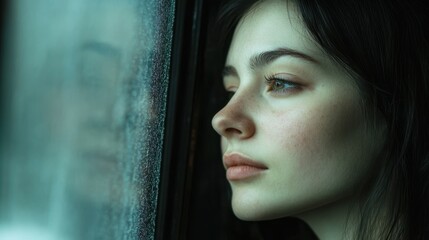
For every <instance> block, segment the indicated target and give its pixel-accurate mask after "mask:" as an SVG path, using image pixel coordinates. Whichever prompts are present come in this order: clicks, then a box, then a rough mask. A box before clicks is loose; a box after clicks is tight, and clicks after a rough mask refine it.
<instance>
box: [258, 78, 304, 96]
mask: <svg viewBox="0 0 429 240" xmlns="http://www.w3.org/2000/svg"><path fill="white" fill-rule="evenodd" d="M265 81H266V84H267V85H268V92H274V93H283V92H289V91H293V90H297V89H298V88H300V87H301V85H300V84H298V83H296V82H294V81H292V80H291V77H290V76H288V74H279V75H271V76H265Z"/></svg>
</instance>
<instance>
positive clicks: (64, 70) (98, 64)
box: [0, 0, 176, 240]
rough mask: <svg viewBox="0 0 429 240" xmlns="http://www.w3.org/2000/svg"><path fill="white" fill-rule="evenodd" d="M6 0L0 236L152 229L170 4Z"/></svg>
mask: <svg viewBox="0 0 429 240" xmlns="http://www.w3.org/2000/svg"><path fill="white" fill-rule="evenodd" d="M8 7H9V8H8V17H7V18H5V21H6V22H5V24H4V25H3V26H4V28H5V29H3V30H4V31H3V32H4V33H6V34H4V36H5V38H4V42H3V46H2V53H3V54H2V56H1V57H2V63H3V65H2V66H3V71H2V85H3V86H2V94H3V96H2V102H3V103H2V105H1V114H2V115H1V116H2V118H1V126H2V127H1V131H2V132H1V145H0V148H1V149H0V176H1V177H0V180H1V185H0V239H35V240H37V239H44V240H46V239H56V240H57V239H59V240H63V239H64V240H68V239H154V238H155V237H154V236H155V228H156V221H157V208H158V193H159V186H160V176H161V174H160V171H161V162H162V161H161V159H162V157H163V151H164V149H163V142H164V140H165V138H164V136H165V127H164V126H165V120H166V114H167V108H166V106H167V93H168V89H169V80H170V72H171V69H170V62H171V50H172V44H173V26H174V25H173V24H174V16H175V7H176V5H175V2H174V1H167V0H161V1H159V0H144V1H140V0H91V1H87V0H61V1H58V0H39V1H32V0H16V1H10V2H9V4H8ZM3 100H4V101H3Z"/></svg>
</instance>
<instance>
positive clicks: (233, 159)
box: [223, 153, 268, 169]
mask: <svg viewBox="0 0 429 240" xmlns="http://www.w3.org/2000/svg"><path fill="white" fill-rule="evenodd" d="M223 164H224V166H225V168H226V169H228V168H230V167H234V166H252V167H256V168H262V169H268V168H267V166H265V165H264V164H262V163H260V162H257V161H255V160H252V159H250V158H247V157H245V156H243V155H241V154H239V153H225V154H224V155H223Z"/></svg>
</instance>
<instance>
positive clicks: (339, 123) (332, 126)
mask: <svg viewBox="0 0 429 240" xmlns="http://www.w3.org/2000/svg"><path fill="white" fill-rule="evenodd" d="M273 119H274V121H273ZM265 121H268V120H265ZM271 123H272V124H270V126H269V127H267V126H266V125H265V126H264V127H263V129H261V131H263V132H266V133H267V134H266V137H267V139H271V141H269V142H273V139H275V140H276V142H277V143H278V145H276V147H277V148H280V151H282V153H283V155H284V156H288V157H287V158H288V159H290V158H293V159H296V161H297V164H298V165H302V166H306V167H308V164H309V163H311V164H312V166H314V167H319V165H320V164H325V163H326V159H336V158H341V157H346V156H341V155H342V154H343V153H344V152H346V150H347V151H351V150H352V149H353V148H354V147H355V145H356V144H359V142H360V140H361V138H360V136H362V135H363V134H364V133H363V132H362V131H363V129H364V128H363V119H362V114H361V111H360V107H359V105H358V104H356V103H355V102H353V101H352V102H343V103H341V104H329V103H325V104H323V103H320V104H317V105H314V106H308V107H306V108H299V109H289V110H288V111H283V112H275V113H273V115H272V118H271ZM349 153H350V152H349ZM347 154H348V153H347ZM315 164H316V165H315Z"/></svg>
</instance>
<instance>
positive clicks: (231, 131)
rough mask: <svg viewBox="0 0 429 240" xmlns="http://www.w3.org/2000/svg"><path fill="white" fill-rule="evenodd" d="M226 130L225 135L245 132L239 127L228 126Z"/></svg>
mask: <svg viewBox="0 0 429 240" xmlns="http://www.w3.org/2000/svg"><path fill="white" fill-rule="evenodd" d="M224 131H225V135H235V134H237V135H241V134H242V133H243V132H241V131H240V130H239V129H237V128H226V129H225V130H224Z"/></svg>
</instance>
